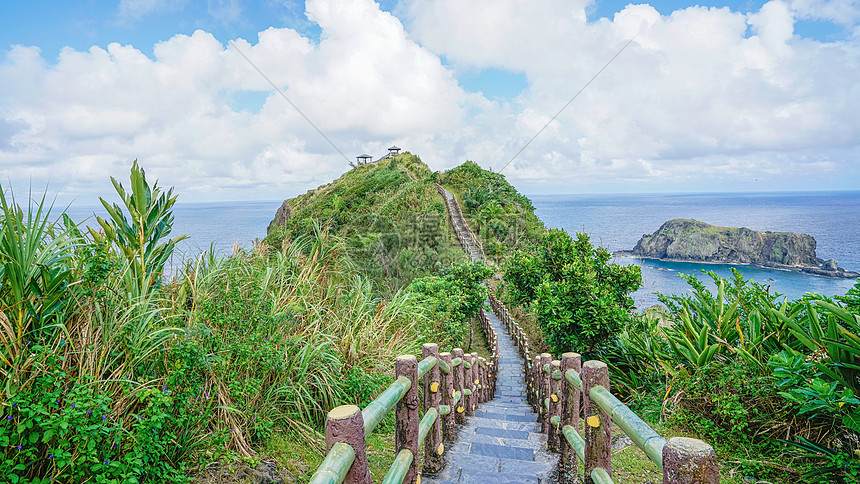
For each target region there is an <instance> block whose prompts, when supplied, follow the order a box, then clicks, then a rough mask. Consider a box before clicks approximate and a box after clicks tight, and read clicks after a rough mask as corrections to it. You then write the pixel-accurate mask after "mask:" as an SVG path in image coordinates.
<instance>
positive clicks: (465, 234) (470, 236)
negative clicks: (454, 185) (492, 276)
mask: <svg viewBox="0 0 860 484" xmlns="http://www.w3.org/2000/svg"><path fill="white" fill-rule="evenodd" d="M436 191H438V192H439V195H442V199H443V200H445V208H446V209H447V212H448V218H449V221H450V222H451V226H452V227H454V232H455V233H456V234H457V240H459V241H460V245H461V246H462V247H463V250H465V251H466V253H468V254H469V255H470V256H471V255H472V254H471V250H470V247H469V242H471V243H472V244H473V245H474V247H475V250H477V251H478V254H477V256H478V258H479V259H480V260H482V261H486V260H487V258H486V256H485V255H484V248H483V247H482V246H481V242H480V241H479V240H478V238H477V237H475V233H474V232H472V229H471V227H469V224H468V223H467V222H466V217H464V216H463V211H462V210H460V204H459V203H457V197H455V196H454V194H453V193H452V194H451V198H450V199H449V198H448V197H447V196H445V193H446V192H447V191H446V190H445V189H444V188H442V185H440V184H438V183H437V184H436ZM455 218H458V219H459V221H460V223H459V224H458V223H457V221H456V220H454V219H455ZM460 225H462V226H463V228H462V229H461V228H460Z"/></svg>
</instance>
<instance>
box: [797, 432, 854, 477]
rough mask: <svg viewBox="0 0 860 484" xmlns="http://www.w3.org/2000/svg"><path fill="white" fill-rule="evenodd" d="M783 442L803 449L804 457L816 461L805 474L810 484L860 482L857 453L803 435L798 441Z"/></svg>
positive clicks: (802, 454)
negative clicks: (842, 450)
mask: <svg viewBox="0 0 860 484" xmlns="http://www.w3.org/2000/svg"><path fill="white" fill-rule="evenodd" d="M782 442H784V443H786V444H788V445H790V446H792V447H794V448H795V449H798V450H800V451H802V452H801V456H802V457H806V458H808V459H812V460H813V461H814V462H816V465H814V466H813V468H812V470H810V471H808V472H806V473H804V474H803V479H804V482H808V483H810V484H829V483H834V482H835V483H838V484H849V483H854V482H860V458H858V456H857V455H856V454H855V455H851V454H849V453H847V452H840V451H834V450H833V449H828V448H826V447H822V446H820V445H818V444H815V443H813V442H810V441H809V440H806V439H804V438H803V437H798V438H797V441H787V440H783V441H782Z"/></svg>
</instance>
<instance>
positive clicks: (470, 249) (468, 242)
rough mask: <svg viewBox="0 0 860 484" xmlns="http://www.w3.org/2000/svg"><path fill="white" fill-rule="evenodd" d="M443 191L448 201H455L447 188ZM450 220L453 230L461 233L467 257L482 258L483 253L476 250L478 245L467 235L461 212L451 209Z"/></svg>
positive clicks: (475, 259)
mask: <svg viewBox="0 0 860 484" xmlns="http://www.w3.org/2000/svg"><path fill="white" fill-rule="evenodd" d="M442 192H444V195H443V196H444V197H445V198H447V199H448V201H449V202H450V203H451V204H452V206H453V204H455V203H457V200H456V199H455V198H454V195H453V194H451V192H449V191H448V190H445V189H444V188H443V189H442ZM451 221H452V222H453V223H454V232H455V233H457V234H458V237H459V236H460V234H462V235H463V240H462V243H463V244H464V247H463V249H464V250H465V251H466V253H467V254H469V257H471V258H472V260H473V261H478V260H484V255H483V254H482V253H481V251H480V250H478V245H477V244H476V243H475V241H474V240H473V239H472V237H471V236H470V235H469V230H468V226H467V225H466V222H465V221H464V220H463V217H462V216H461V214H459V213H457V211H456V210H453V211H451Z"/></svg>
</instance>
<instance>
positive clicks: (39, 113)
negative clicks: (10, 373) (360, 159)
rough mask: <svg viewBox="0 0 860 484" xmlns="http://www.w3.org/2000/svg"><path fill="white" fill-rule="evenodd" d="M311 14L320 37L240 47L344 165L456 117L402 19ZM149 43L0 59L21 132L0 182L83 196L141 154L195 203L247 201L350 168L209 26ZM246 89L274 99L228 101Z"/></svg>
mask: <svg viewBox="0 0 860 484" xmlns="http://www.w3.org/2000/svg"><path fill="white" fill-rule="evenodd" d="M307 8H308V15H309V16H310V17H311V18H312V19H313V20H314V21H315V22H317V23H318V24H319V25H320V27H321V28H322V30H323V33H324V34H323V38H322V39H321V41H320V42H319V44H315V43H312V42H310V41H309V40H308V39H306V38H304V37H302V36H301V35H299V34H298V33H297V32H295V31H293V30H290V29H277V28H269V29H267V30H265V31H263V32H261V33H260V34H259V37H258V39H256V42H252V41H246V40H243V39H236V40H235V42H233V44H234V45H235V47H236V49H239V50H241V52H242V53H243V54H245V55H246V56H247V57H248V59H250V60H251V61H252V62H253V64H254V65H255V66H256V67H258V68H259V69H260V71H262V72H263V73H265V74H266V75H267V76H268V77H269V79H271V80H272V81H273V82H274V83H275V84H276V85H277V86H278V87H279V88H280V89H281V90H282V91H283V92H284V93H285V94H286V95H287V96H288V97H289V98H290V99H291V100H292V101H293V102H295V103H296V105H297V106H298V107H299V108H300V109H301V110H302V112H303V113H304V114H305V115H307V116H308V117H309V118H310V119H311V120H313V121H314V123H315V124H316V125H317V126H318V127H319V128H320V129H321V130H322V131H323V132H324V133H326V134H327V135H328V136H329V138H331V139H332V140H333V141H334V142H335V144H336V145H338V146H339V148H340V149H341V150H343V151H344V152H345V154H347V156H348V158H349V161H352V160H354V158H353V156H355V154H357V153H358V152H362V151H365V150H371V152H373V153H377V154H381V153H382V152H384V147H387V146H388V143H391V142H392V141H393V140H395V141H396V140H400V139H406V138H409V137H413V136H414V137H416V138H417V139H424V138H426V137H428V136H432V134H433V133H435V132H440V131H443V130H444V129H446V127H447V126H450V125H452V124H456V123H457V122H458V119H459V117H460V115H461V113H460V104H461V102H462V98H463V96H464V93H463V91H462V90H461V89H460V88H459V86H458V85H457V83H456V80H455V79H454V78H453V76H452V74H451V72H450V71H449V70H448V69H446V68H445V67H443V66H442V64H441V61H440V60H439V58H438V57H437V56H435V55H433V54H432V53H430V52H428V51H427V50H425V49H423V48H421V47H420V46H418V45H417V44H415V42H414V41H412V40H410V39H409V38H408V36H407V34H406V32H405V31H404V30H403V28H402V25H401V24H400V22H399V21H398V20H397V19H396V18H394V17H393V16H391V15H390V14H388V13H385V12H382V11H380V10H379V9H378V7H377V6H376V5H375V4H374V3H372V2H370V1H367V0H354V1H350V2H332V1H327V0H318V1H313V2H309V3H308V6H307ZM153 51H154V55H153V57H152V58H149V57H147V56H146V55H145V54H143V53H142V52H141V51H140V50H138V49H137V48H136V47H133V46H130V45H125V46H124V45H119V44H110V45H108V46H107V47H106V48H101V47H96V46H94V47H92V48H91V49H89V50H88V51H85V52H80V51H75V50H73V49H69V48H67V49H64V50H63V51H62V52H61V53H60V55H59V58H58V61H57V63H56V64H48V63H47V62H46V61H45V59H44V58H43V57H42V54H41V53H40V52H39V50H38V49H36V48H33V47H20V46H19V47H14V48H13V49H12V50H11V51H10V52H9V53H8V54H7V56H6V58H5V59H4V60H3V62H2V64H0V77H2V78H4V79H10V80H11V82H10V83H9V85H8V86H7V88H6V89H4V92H3V93H2V94H0V112H2V113H3V118H4V119H5V120H6V121H5V124H4V131H8V130H9V127H10V126H13V127H17V132H16V133H13V134H11V136H8V142H7V143H5V145H4V146H0V173H2V176H4V177H8V178H12V179H14V178H16V177H19V178H20V177H22V176H29V177H31V178H37V179H38V178H47V177H48V176H50V177H51V178H52V180H53V182H52V183H53V185H57V183H63V184H64V186H63V187H62V188H61V190H62V191H63V192H64V193H75V192H79V191H82V190H85V189H87V188H88V186H87V187H85V186H84V185H83V184H84V183H89V181H86V182H85V181H83V180H89V179H90V178H91V177H102V178H105V180H104V183H102V184H101V185H102V186H106V185H107V180H106V178H107V177H106V176H105V174H115V175H117V176H124V171H125V169H124V168H123V167H125V166H127V165H128V164H129V163H130V162H131V160H132V159H134V158H140V160H141V162H142V163H143V164H144V166H146V167H147V169H148V170H149V172H150V173H151V174H155V175H156V176H158V177H159V178H160V179H161V180H162V183H163V184H166V185H176V186H177V187H178V188H179V189H180V193H184V194H186V195H187V196H190V198H223V197H224V196H232V197H233V198H244V197H247V196H249V192H247V191H244V192H243V191H242V190H243V188H247V187H262V189H260V190H256V191H254V192H253V193H251V194H250V196H254V197H257V198H259V197H261V196H263V197H268V198H278V197H282V196H286V195H287V193H289V192H292V193H295V192H296V191H297V190H298V189H299V187H301V191H304V190H306V189H307V188H309V185H311V184H318V183H323V182H326V181H328V180H330V179H331V178H333V177H336V176H338V175H339V174H340V173H341V172H342V171H343V170H344V169H345V168H348V165H347V160H344V159H343V158H342V157H341V156H340V155H339V154H338V153H336V152H334V151H333V150H332V148H331V147H330V146H329V145H328V143H327V142H326V141H325V140H324V139H322V138H321V137H320V136H319V134H317V133H316V132H315V131H314V130H313V128H311V127H310V126H309V125H308V123H307V122H306V121H305V120H304V119H303V118H302V117H301V115H300V114H299V113H297V112H296V111H295V110H294V109H293V108H292V107H291V106H290V105H289V104H288V103H287V102H285V100H284V99H283V98H281V97H280V96H279V95H278V94H276V93H274V92H272V88H271V86H270V85H269V84H268V83H267V82H266V80H265V79H264V78H263V77H262V76H260V74H259V73H258V72H256V71H255V70H254V68H253V67H251V66H250V65H249V64H248V62H247V61H246V60H245V59H244V58H243V57H242V56H241V55H239V53H238V52H237V51H236V50H235V49H234V48H232V47H230V46H228V45H223V44H221V43H220V42H218V41H217V40H216V39H215V38H214V37H213V36H212V35H211V34H210V33H207V32H204V31H197V32H195V33H194V34H193V35H190V36H187V35H177V36H175V37H173V38H171V39H169V40H166V41H164V42H160V43H158V44H157V45H155V47H154V50H153ZM240 91H257V92H264V93H269V95H268V97H267V99H266V101H265V103H264V104H263V106H262V108H261V109H260V110H259V112H258V113H255V112H250V111H248V110H241V109H240V110H234V109H233V108H231V107H230V101H231V99H232V97H233V94H234V93H236V92H240ZM368 140H370V141H371V142H370V143H368ZM398 142H399V143H402V144H405V145H406V146H409V144H408V143H403V142H401V141H398ZM368 144H369V145H370V146H368ZM374 149H375V151H373V150H374ZM22 162H24V166H23V167H24V169H23V170H22V169H21V168H22ZM220 192H225V193H226V195H225V193H220Z"/></svg>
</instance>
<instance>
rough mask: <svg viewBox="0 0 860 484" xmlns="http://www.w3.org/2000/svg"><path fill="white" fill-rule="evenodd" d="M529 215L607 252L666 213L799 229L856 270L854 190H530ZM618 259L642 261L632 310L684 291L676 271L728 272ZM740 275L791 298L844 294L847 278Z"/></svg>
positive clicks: (752, 269) (629, 242)
mask: <svg viewBox="0 0 860 484" xmlns="http://www.w3.org/2000/svg"><path fill="white" fill-rule="evenodd" d="M531 199H532V202H533V203H534V206H535V208H536V212H535V213H536V214H537V216H538V217H540V219H541V220H542V221H543V222H544V224H546V225H547V227H556V228H562V229H565V230H566V231H568V232H570V233H575V232H585V233H587V234H589V236H590V237H591V240H592V242H593V243H595V244H600V245H602V246H604V247H606V248H607V249H609V250H610V251H617V250H630V249H632V248H633V246H634V245H636V242H637V241H638V240H639V238H640V237H641V236H642V235H643V234H651V233H653V232H654V231H656V230H657V229H658V228H660V225H662V224H663V222H665V221H667V220H670V219H673V218H694V219H696V220H701V221H703V222H707V223H710V224H714V225H721V226H729V227H740V226H745V227H749V228H751V229H755V230H772V231H786V232H800V233H807V234H810V235H812V236H813V237H815V240H816V241H817V242H818V245H817V250H816V253H817V255H818V257H820V258H822V259H830V258H833V259H836V261H837V262H838V263H839V266H840V267H842V268H844V269H848V270H854V271H858V272H860V191H850V192H799V193H742V194H732V193H725V194H671V195H665V194H659V195H657V194H647V195H536V196H532V197H531ZM617 262H618V263H621V264H639V265H640V266H642V278H643V281H644V284H643V288H642V289H641V290H640V291H638V292H637V293H636V294H635V295H634V299H635V300H636V303H637V305H638V306H639V307H647V306H650V305H652V304H655V303H656V302H657V300H656V296H654V294H653V293H654V292H657V291H659V292H663V293H674V294H679V293H685V292H688V286H687V284H686V283H685V282H684V280H683V279H681V277H680V276H679V274H682V273H683V274H693V275H696V276H697V277H698V278H699V279H701V280H703V281H706V282H707V283H708V285H709V286H710V287H711V288H714V286H713V285H712V284H710V278H709V277H707V276H704V275H703V274H701V271H702V270H709V271H711V270H712V271H715V272H717V273H718V274H720V275H721V276H722V277H729V276H730V268H731V267H733V266H729V265H725V264H693V263H684V262H663V261H656V260H640V259H632V258H619V259H617ZM734 267H736V268H737V269H738V270H740V271H741V272H742V273H743V274H744V276H745V277H746V278H748V279H753V280H755V281H756V282H760V283H763V284H767V285H769V286H770V288H771V291H772V292H778V293H780V294H784V295H786V296H788V297H789V298H790V299H794V298H797V297H800V296H802V295H803V294H805V293H806V292H815V293H820V294H826V295H831V296H832V295H839V294H844V293H845V292H846V291H847V290H848V289H850V288H851V286H853V285H854V282H855V281H854V280H852V279H831V278H826V277H820V276H813V275H808V274H802V273H799V272H794V271H785V270H776V269H766V268H762V267H756V266H734Z"/></svg>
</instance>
